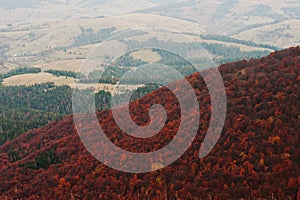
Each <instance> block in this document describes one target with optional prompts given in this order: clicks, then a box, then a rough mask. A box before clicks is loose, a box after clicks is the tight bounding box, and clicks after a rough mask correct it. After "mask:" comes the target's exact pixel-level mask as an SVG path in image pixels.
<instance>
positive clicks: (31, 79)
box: [3, 72, 74, 86]
mask: <svg viewBox="0 0 300 200" xmlns="http://www.w3.org/2000/svg"><path fill="white" fill-rule="evenodd" d="M47 82H54V84H55V85H70V84H72V83H74V78H70V77H66V76H59V77H56V76H53V75H52V74H49V73H45V72H41V73H37V74H21V75H16V76H12V77H9V78H6V79H4V81H3V85H4V86H20V85H26V86H30V85H34V84H41V83H47Z"/></svg>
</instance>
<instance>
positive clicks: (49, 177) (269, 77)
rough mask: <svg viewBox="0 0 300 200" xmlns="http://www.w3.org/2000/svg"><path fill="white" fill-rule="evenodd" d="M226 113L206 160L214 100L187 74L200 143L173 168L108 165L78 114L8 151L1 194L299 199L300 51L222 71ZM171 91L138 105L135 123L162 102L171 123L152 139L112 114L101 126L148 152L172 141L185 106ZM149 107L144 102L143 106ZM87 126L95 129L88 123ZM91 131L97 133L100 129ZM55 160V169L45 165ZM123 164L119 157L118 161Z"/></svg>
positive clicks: (1, 154) (2, 155) (120, 141)
mask: <svg viewBox="0 0 300 200" xmlns="http://www.w3.org/2000/svg"><path fill="white" fill-rule="evenodd" d="M219 69H220V72H221V74H222V77H223V79H224V84H225V87H226V94H227V103H228V108H227V117H226V121H225V126H224V129H223V132H222V135H221V137H220V138H219V140H218V143H217V144H216V146H215V147H214V149H213V150H212V151H211V152H210V153H209V155H208V156H206V157H205V158H203V159H199V157H198V153H199V148H200V144H201V142H202V141H203V138H204V136H205V134H206V132H207V129H208V125H209V119H210V111H211V105H210V96H209V93H208V90H207V87H206V86H205V83H204V81H203V79H202V78H201V75H200V74H199V73H196V74H193V75H191V76H189V77H187V80H188V81H189V82H190V83H191V85H192V87H193V89H194V91H195V93H196V94H197V99H198V101H199V106H200V108H201V110H200V112H199V113H195V114H200V126H199V129H198V134H197V137H196V138H195V140H194V142H193V143H192V145H191V147H190V148H189V149H188V150H187V152H186V153H185V154H184V155H183V156H182V157H181V158H180V159H179V160H178V161H176V162H175V163H173V164H172V165H170V166H168V167H166V168H164V169H161V170H159V171H155V172H152V173H146V174H128V173H123V172H119V171H116V170H113V169H110V168H108V167H106V166H105V165H103V164H101V163H100V162H98V161H97V160H95V159H94V158H93V157H92V156H91V155H90V154H89V153H88V152H87V150H86V149H85V148H84V146H83V145H82V143H81V141H80V139H79V137H78V135H77V132H76V129H75V127H74V123H73V118H72V116H69V117H66V118H64V119H63V120H62V121H59V122H52V123H50V124H48V125H47V126H45V127H43V128H40V129H34V130H31V131H29V132H27V133H25V134H23V135H21V136H19V137H18V138H17V139H15V140H13V141H10V142H7V143H5V144H4V145H2V146H1V147H0V159H1V163H0V177H1V179H0V186H1V187H0V198H3V199H6V198H14V199H17V198H21V199H24V198H30V199H240V198H244V199H297V198H298V199H299V198H300V168H299V165H300V163H299V157H300V146H299V145H300V132H299V130H300V101H299V94H300V47H295V48H290V49H286V50H283V51H279V52H275V53H272V54H270V55H269V56H267V57H264V58H262V59H260V60H258V59H252V60H249V61H245V60H244V61H240V62H235V63H229V64H224V65H222V66H220V68H219ZM173 97H174V96H173V95H172V93H171V92H170V91H169V90H168V89H166V88H163V87H162V88H160V89H158V90H157V91H154V92H153V93H151V94H149V95H147V96H145V97H144V98H142V99H140V100H137V101H134V102H132V103H131V107H130V111H131V114H132V118H133V119H134V120H135V121H136V122H137V123H138V124H147V122H149V116H148V115H147V112H146V111H147V109H149V107H150V105H152V104H154V103H160V104H162V105H163V106H164V107H165V108H166V110H167V115H168V118H167V123H166V125H165V127H164V128H163V129H162V131H161V132H160V133H159V134H157V135H156V136H155V137H153V138H151V139H150V140H146V141H145V140H143V139H135V138H132V137H129V136H128V135H126V134H125V133H124V132H122V131H121V130H120V129H119V128H118V127H117V126H116V124H115V122H114V120H113V117H112V113H111V111H109V110H107V111H103V112H100V113H98V117H99V122H100V124H101V125H102V127H103V129H104V130H105V132H106V133H107V135H108V137H109V138H110V140H111V141H112V142H114V143H115V144H116V145H118V146H120V147H122V148H124V149H126V150H130V151H133V152H140V151H141V149H139V148H140V147H143V149H142V151H143V152H149V151H151V150H153V149H158V148H161V147H162V146H164V145H165V144H167V143H168V142H169V141H170V140H172V138H173V137H174V135H175V134H176V132H177V130H178V126H179V119H180V109H179V107H178V102H177V101H176V99H174V98H173ZM141 105H142V106H141ZM85 126H86V127H87V130H89V129H88V128H89V127H91V126H92V125H91V124H85ZM88 134H91V135H92V134H93V133H92V131H91V132H89V133H88ZM41 160H42V161H43V160H48V161H47V162H48V163H47V165H42V166H41V165H40V163H41ZM120 162H121V161H120Z"/></svg>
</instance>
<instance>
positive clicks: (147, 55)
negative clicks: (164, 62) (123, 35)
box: [130, 49, 161, 63]
mask: <svg viewBox="0 0 300 200" xmlns="http://www.w3.org/2000/svg"><path fill="white" fill-rule="evenodd" d="M130 56H132V57H133V58H135V59H140V60H142V61H145V62H147V63H155V62H158V61H160V60H161V56H160V55H159V53H157V52H154V51H152V49H142V50H139V51H134V52H132V53H131V54H130Z"/></svg>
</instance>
